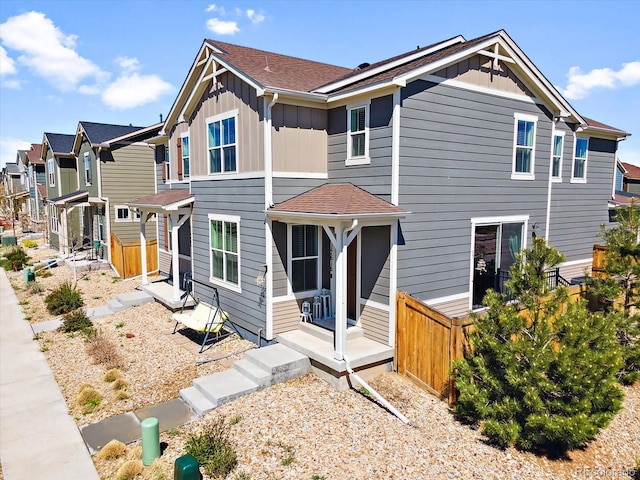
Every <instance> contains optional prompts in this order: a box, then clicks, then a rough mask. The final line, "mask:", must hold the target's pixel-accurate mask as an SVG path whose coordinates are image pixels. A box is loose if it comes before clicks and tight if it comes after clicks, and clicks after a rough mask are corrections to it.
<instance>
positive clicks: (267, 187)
mask: <svg viewBox="0 0 640 480" xmlns="http://www.w3.org/2000/svg"><path fill="white" fill-rule="evenodd" d="M278 98H279V94H278V93H274V94H273V98H272V99H271V102H269V103H268V104H267V103H266V99H265V104H266V107H267V108H266V109H265V112H264V209H265V210H268V209H269V208H270V207H272V206H273V146H272V142H271V140H272V138H271V110H272V108H273V106H274V105H275V104H276V103H277V102H278ZM272 238H273V233H272V231H271V220H270V219H269V218H266V219H265V222H264V245H265V256H264V258H265V264H266V265H267V272H268V271H270V270H271V266H272V265H273V242H272ZM264 281H265V282H266V283H265V285H266V289H265V297H266V298H265V310H266V312H265V327H266V332H265V333H266V338H267V339H272V338H273V305H272V298H273V279H272V278H270V277H268V276H267V273H265V279H264ZM258 341H260V338H258Z"/></svg>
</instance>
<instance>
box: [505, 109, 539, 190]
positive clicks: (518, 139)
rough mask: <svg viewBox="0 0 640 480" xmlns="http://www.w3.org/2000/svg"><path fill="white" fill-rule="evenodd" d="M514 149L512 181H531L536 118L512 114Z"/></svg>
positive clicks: (532, 177) (532, 176)
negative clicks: (513, 121)
mask: <svg viewBox="0 0 640 480" xmlns="http://www.w3.org/2000/svg"><path fill="white" fill-rule="evenodd" d="M514 118H515V123H514V149H513V168H512V170H511V178H512V179H527V180H533V179H534V178H535V176H534V164H535V145H536V123H537V122H538V117H536V116H533V115H525V114H521V113H515V114H514Z"/></svg>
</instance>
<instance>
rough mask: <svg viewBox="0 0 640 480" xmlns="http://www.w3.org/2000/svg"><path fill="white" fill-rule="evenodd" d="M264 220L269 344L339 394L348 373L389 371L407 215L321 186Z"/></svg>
mask: <svg viewBox="0 0 640 480" xmlns="http://www.w3.org/2000/svg"><path fill="white" fill-rule="evenodd" d="M266 213H267V218H268V221H269V226H270V230H271V232H272V235H273V243H274V247H275V249H274V254H273V259H272V262H271V264H272V268H271V272H272V278H271V279H270V280H271V282H272V285H271V286H272V289H273V290H272V297H271V298H272V302H271V314H272V329H273V333H274V334H275V335H274V336H275V338H276V340H278V341H279V342H281V343H285V344H286V345H288V346H290V347H291V348H294V349H296V350H298V351H300V352H301V353H304V354H305V355H307V356H309V357H310V359H311V361H312V366H313V367H314V368H315V369H316V370H317V371H316V373H318V374H319V375H321V376H323V377H324V378H325V379H326V380H328V381H329V382H330V383H332V384H334V385H335V386H336V387H338V388H340V389H342V388H346V387H347V383H346V382H347V378H348V376H347V375H346V374H347V371H348V369H349V368H353V369H354V370H356V371H357V370H361V371H362V372H363V374H367V375H368V373H365V372H369V373H372V372H377V373H380V372H382V371H388V370H390V369H391V366H392V362H393V345H394V333H395V332H394V329H395V309H394V302H393V299H394V298H395V289H396V288H395V285H396V281H395V268H394V265H395V255H396V244H397V231H398V220H399V219H400V218H403V217H404V216H405V215H406V214H407V213H408V212H406V211H404V210H402V209H401V208H399V207H396V206H394V205H391V204H390V203H388V202H386V201H384V200H382V199H381V198H379V197H376V196H374V195H372V194H370V193H368V192H366V191H365V190H363V189H361V188H359V187H356V186H355V185H352V184H326V185H323V186H321V187H317V188H315V189H312V190H310V191H308V192H306V193H303V194H301V195H298V196H297V197H294V198H292V199H290V200H286V201H284V202H282V203H280V204H278V205H275V206H274V207H271V208H269V209H268V210H267V211H266ZM327 303H328V305H329V308H327ZM377 373H376V374H377Z"/></svg>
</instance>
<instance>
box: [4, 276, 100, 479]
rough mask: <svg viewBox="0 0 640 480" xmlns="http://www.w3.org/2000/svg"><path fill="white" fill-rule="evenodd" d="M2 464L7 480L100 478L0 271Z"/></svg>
mask: <svg viewBox="0 0 640 480" xmlns="http://www.w3.org/2000/svg"><path fill="white" fill-rule="evenodd" d="M0 462H1V463H2V475H3V476H4V478H5V480H24V479H29V480H40V479H42V480H49V479H53V478H64V479H66V480H93V479H95V480H99V477H98V473H97V472H96V469H95V467H94V465H93V462H92V461H91V456H90V455H89V451H88V450H87V447H86V445H85V443H84V441H83V439H82V436H81V435H80V431H79V430H78V428H77V426H76V424H75V422H74V421H73V419H72V418H71V417H70V416H69V414H68V411H67V406H66V404H65V401H64V398H63V397H62V394H61V393H60V389H59V388H58V384H57V383H56V381H55V379H54V377H53V374H52V373H51V369H50V368H49V365H48V364H47V361H46V359H45V357H44V354H43V353H42V352H40V347H39V344H38V342H36V341H34V340H33V331H32V330H31V326H30V325H29V322H27V321H25V320H24V314H23V312H22V309H21V308H20V305H18V299H17V298H16V295H15V293H14V292H13V289H12V288H11V284H10V283H9V279H8V278H7V274H6V272H5V271H4V270H2V269H0Z"/></svg>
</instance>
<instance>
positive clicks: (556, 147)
mask: <svg viewBox="0 0 640 480" xmlns="http://www.w3.org/2000/svg"><path fill="white" fill-rule="evenodd" d="M563 148H564V132H555V134H554V135H553V151H552V154H551V180H552V181H554V182H561V181H562V150H563Z"/></svg>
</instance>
